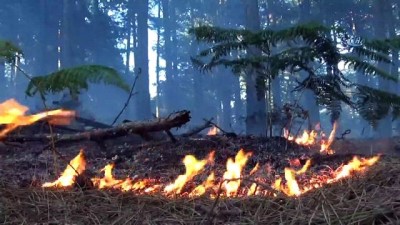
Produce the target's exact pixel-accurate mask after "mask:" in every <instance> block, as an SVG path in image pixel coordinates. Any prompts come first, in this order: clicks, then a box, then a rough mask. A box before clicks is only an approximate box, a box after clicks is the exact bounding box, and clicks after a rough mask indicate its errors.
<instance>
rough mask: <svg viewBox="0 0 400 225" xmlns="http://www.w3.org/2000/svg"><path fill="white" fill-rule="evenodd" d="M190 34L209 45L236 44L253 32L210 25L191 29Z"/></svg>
mask: <svg viewBox="0 0 400 225" xmlns="http://www.w3.org/2000/svg"><path fill="white" fill-rule="evenodd" d="M189 34H194V35H195V36H196V40H198V41H204V42H207V43H220V42H236V41H239V40H240V39H242V38H243V37H246V36H247V35H249V34H251V32H249V31H247V30H244V29H241V30H236V29H224V28H219V27H213V26H208V25H203V26H198V27H195V28H191V29H189Z"/></svg>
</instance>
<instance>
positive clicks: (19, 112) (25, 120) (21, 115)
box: [0, 99, 75, 137]
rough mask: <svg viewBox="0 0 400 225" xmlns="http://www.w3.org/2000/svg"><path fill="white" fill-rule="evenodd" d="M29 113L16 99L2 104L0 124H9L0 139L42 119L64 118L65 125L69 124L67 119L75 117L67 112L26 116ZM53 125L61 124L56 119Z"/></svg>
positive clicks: (59, 111)
mask: <svg viewBox="0 0 400 225" xmlns="http://www.w3.org/2000/svg"><path fill="white" fill-rule="evenodd" d="M27 111H28V107H26V106H24V105H21V104H20V103H18V102H17V101H16V100H15V99H9V100H7V101H5V102H3V103H0V124H7V126H6V128H5V129H4V130H2V131H1V132H0V137H3V136H5V135H6V134H7V133H9V132H11V131H12V130H14V129H16V128H17V127H19V126H27V125H30V124H32V123H34V122H36V121H38V120H40V119H43V118H46V117H50V119H51V117H57V116H59V117H63V120H62V122H63V124H65V123H67V122H68V121H67V119H68V118H69V119H70V118H72V117H73V116H75V113H74V112H73V111H66V110H61V109H57V110H51V111H47V112H41V113H38V114H34V115H29V116H26V115H25V113H26V112H27ZM51 122H52V123H53V124H59V121H58V120H56V119H53V120H51Z"/></svg>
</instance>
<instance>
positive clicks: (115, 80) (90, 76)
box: [25, 65, 129, 96]
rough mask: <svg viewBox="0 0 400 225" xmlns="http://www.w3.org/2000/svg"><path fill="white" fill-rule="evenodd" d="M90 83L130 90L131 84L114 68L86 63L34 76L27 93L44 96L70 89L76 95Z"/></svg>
mask: <svg viewBox="0 0 400 225" xmlns="http://www.w3.org/2000/svg"><path fill="white" fill-rule="evenodd" d="M88 83H104V84H109V85H114V86H116V87H119V88H121V89H123V90H124V91H127V92H129V86H128V85H127V84H126V83H125V82H124V80H123V79H122V77H121V76H120V75H119V74H118V72H117V71H115V70H114V69H112V68H109V67H106V66H100V65H84V66H78V67H74V68H68V69H62V70H59V71H57V72H54V73H51V74H49V75H44V76H37V77H34V78H32V80H31V81H30V82H29V84H28V86H27V88H26V91H25V93H26V94H27V95H28V96H33V95H35V94H36V93H38V92H39V93H40V94H41V95H42V96H44V95H46V94H48V93H58V92H61V91H63V90H65V89H68V90H69V91H70V93H71V95H73V96H76V95H77V94H79V91H80V90H81V89H88V87H89V84H88Z"/></svg>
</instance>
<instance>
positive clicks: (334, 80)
mask: <svg viewBox="0 0 400 225" xmlns="http://www.w3.org/2000/svg"><path fill="white" fill-rule="evenodd" d="M190 33H192V34H194V35H195V36H196V39H197V40H199V41H202V42H206V43H208V44H210V45H211V47H209V48H207V49H205V50H203V51H201V52H200V53H199V54H198V55H197V56H196V57H194V58H192V62H193V64H194V65H195V66H197V68H198V69H200V70H202V71H210V70H212V69H213V68H214V67H217V66H225V67H229V68H231V69H232V71H233V72H234V73H236V74H239V73H243V72H244V73H245V72H246V70H247V69H248V68H253V69H255V70H256V71H257V74H258V78H257V80H261V81H265V80H267V79H274V78H275V77H276V76H279V75H280V74H282V72H283V71H285V72H290V73H292V74H295V73H297V72H299V71H304V72H305V73H307V74H308V77H307V78H306V79H304V80H303V81H301V82H299V85H298V86H297V87H296V88H295V91H301V90H303V89H304V88H308V89H311V90H312V91H313V92H314V93H315V94H316V96H317V100H318V102H319V103H320V104H321V105H323V106H325V107H326V108H327V109H328V110H330V111H331V115H332V116H331V119H335V118H336V117H338V115H340V111H341V106H340V102H344V103H345V104H348V105H350V106H351V107H355V108H356V109H359V111H360V115H361V116H362V117H364V118H365V119H367V120H368V121H370V122H371V123H372V122H374V121H376V120H377V119H379V118H382V115H383V114H385V113H386V114H387V113H388V112H389V109H388V108H390V107H392V109H393V110H392V111H393V112H395V113H396V112H400V108H398V107H397V105H396V104H395V103H391V101H395V100H397V98H396V97H397V96H394V95H390V94H388V93H386V92H376V91H377V90H375V89H367V88H366V87H363V88H360V86H358V87H359V88H357V90H358V92H359V93H358V95H357V96H361V99H364V98H365V96H369V97H368V102H367V103H365V104H364V105H362V104H360V99H359V98H358V100H356V101H354V99H352V98H351V97H350V96H348V95H347V94H346V93H345V91H344V90H345V89H349V88H350V87H353V86H355V85H356V84H354V83H352V82H350V81H349V80H348V79H346V78H345V76H344V75H343V74H342V72H341V71H340V70H339V69H338V64H339V63H340V62H343V63H344V64H345V65H346V66H348V67H349V68H350V69H352V70H353V71H356V72H358V73H362V74H365V75H370V76H379V77H382V78H384V79H388V80H391V81H397V80H398V79H397V77H395V76H392V75H391V74H389V73H388V72H386V71H384V70H382V69H380V68H379V67H377V66H376V65H378V63H391V60H390V57H389V54H390V52H391V51H392V50H393V49H397V50H398V49H400V38H395V39H386V40H363V42H362V43H361V44H358V43H356V45H353V44H352V43H351V42H350V39H351V37H350V36H349V35H348V34H347V33H346V32H344V30H343V29H341V28H340V27H325V26H322V25H320V24H316V23H309V24H302V25H297V26H293V27H290V28H287V29H283V30H279V31H275V30H268V29H266V30H261V31H257V32H251V31H249V30H245V29H242V30H232V29H222V28H218V27H212V26H199V27H196V28H192V29H191V30H190ZM338 40H340V41H338ZM339 45H341V46H344V47H341V48H339V47H338V46H339ZM248 53H255V54H248ZM233 56H235V57H233ZM316 65H317V66H316ZM318 67H322V68H324V69H323V70H324V71H326V72H325V73H322V74H321V72H319V74H317V72H316V71H317V68H318ZM261 83H263V82H261ZM377 93H379V94H377ZM384 94H388V96H386V95H384ZM376 96H379V97H376ZM389 96H390V97H389ZM386 103H387V104H389V103H390V104H389V106H388V105H385V104H386ZM379 106H382V107H379ZM372 112H373V113H372Z"/></svg>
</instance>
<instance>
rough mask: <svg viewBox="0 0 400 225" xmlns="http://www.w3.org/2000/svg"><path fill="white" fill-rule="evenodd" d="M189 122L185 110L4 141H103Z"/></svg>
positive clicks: (6, 138) (13, 137) (175, 126)
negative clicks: (72, 130) (107, 124)
mask: <svg viewBox="0 0 400 225" xmlns="http://www.w3.org/2000/svg"><path fill="white" fill-rule="evenodd" d="M189 121H190V112H189V111H187V110H183V111H179V112H176V113H172V114H170V115H169V116H167V117H165V118H160V119H155V120H151V121H134V122H128V123H123V124H120V125H118V126H116V127H112V128H105V129H94V130H89V131H85V132H78V133H73V134H55V135H50V134H36V135H9V136H7V137H4V141H9V142H29V141H41V142H46V141H50V140H51V139H52V138H54V140H55V141H56V142H57V143H60V142H74V141H82V140H91V141H96V142H98V141H104V140H106V139H111V138H116V137H122V136H125V135H128V134H132V133H135V134H146V133H150V132H157V131H165V130H170V129H171V128H178V127H181V126H182V125H184V124H186V123H187V122H189Z"/></svg>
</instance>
